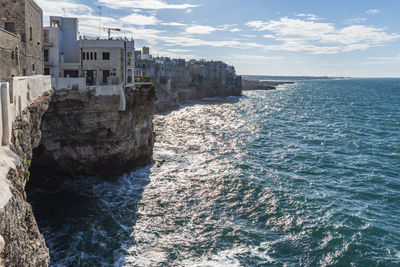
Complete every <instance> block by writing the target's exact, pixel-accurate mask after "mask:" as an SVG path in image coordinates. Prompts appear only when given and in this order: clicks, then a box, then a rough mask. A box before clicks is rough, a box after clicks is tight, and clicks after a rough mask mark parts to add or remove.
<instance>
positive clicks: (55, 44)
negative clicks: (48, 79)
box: [44, 27, 62, 77]
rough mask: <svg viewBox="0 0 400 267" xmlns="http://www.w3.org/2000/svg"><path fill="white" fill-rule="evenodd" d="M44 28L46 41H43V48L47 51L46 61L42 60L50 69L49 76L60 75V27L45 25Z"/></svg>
mask: <svg viewBox="0 0 400 267" xmlns="http://www.w3.org/2000/svg"><path fill="white" fill-rule="evenodd" d="M44 30H46V31H48V42H46V41H45V43H44V45H45V49H47V50H48V51H49V52H48V53H49V59H48V61H45V62H44V65H45V67H46V68H49V70H50V76H52V77H58V76H59V75H60V66H59V62H60V49H59V46H60V44H61V43H62V34H61V30H60V28H52V27H45V28H44Z"/></svg>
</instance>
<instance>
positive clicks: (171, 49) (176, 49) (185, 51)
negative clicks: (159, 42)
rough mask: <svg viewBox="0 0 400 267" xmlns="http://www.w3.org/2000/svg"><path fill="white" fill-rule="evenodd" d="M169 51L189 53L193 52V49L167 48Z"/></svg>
mask: <svg viewBox="0 0 400 267" xmlns="http://www.w3.org/2000/svg"><path fill="white" fill-rule="evenodd" d="M167 51H168V52H171V53H187V52H193V50H190V49H178V48H169V49H167Z"/></svg>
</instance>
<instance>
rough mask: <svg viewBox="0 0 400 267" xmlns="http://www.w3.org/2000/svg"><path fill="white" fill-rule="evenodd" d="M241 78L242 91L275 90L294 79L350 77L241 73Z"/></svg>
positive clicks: (292, 81)
mask: <svg viewBox="0 0 400 267" xmlns="http://www.w3.org/2000/svg"><path fill="white" fill-rule="evenodd" d="M242 78H243V81H242V86H243V91H255V90H275V89H276V88H277V86H279V85H283V84H293V83H294V82H295V81H311V80H338V79H340V80H341V79H350V77H328V76H266V75H242Z"/></svg>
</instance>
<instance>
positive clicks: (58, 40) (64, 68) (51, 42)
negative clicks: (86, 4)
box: [43, 16, 81, 77]
mask: <svg viewBox="0 0 400 267" xmlns="http://www.w3.org/2000/svg"><path fill="white" fill-rule="evenodd" d="M78 34H79V22H78V19H77V18H66V17H53V16H51V17H50V27H45V28H44V30H43V39H44V51H43V53H44V65H45V69H44V72H45V74H47V75H51V76H52V77H80V75H81V73H80V69H79V68H80V56H79V41H78V39H79V36H78Z"/></svg>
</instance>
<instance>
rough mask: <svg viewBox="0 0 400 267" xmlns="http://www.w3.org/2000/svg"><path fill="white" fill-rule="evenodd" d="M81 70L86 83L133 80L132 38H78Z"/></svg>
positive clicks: (117, 82)
mask: <svg viewBox="0 0 400 267" xmlns="http://www.w3.org/2000/svg"><path fill="white" fill-rule="evenodd" d="M79 46H80V51H81V70H82V72H83V75H82V76H83V77H85V78H86V83H87V84H88V85H108V84H121V83H122V84H124V86H125V87H129V86H133V85H134V81H135V57H134V53H135V43H134V41H133V40H130V41H129V40H127V39H122V38H121V39H116V40H115V39H114V40H108V39H107V40H103V39H101V40H98V39H94V40H89V39H85V38H81V39H80V40H79Z"/></svg>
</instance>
